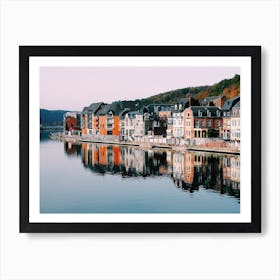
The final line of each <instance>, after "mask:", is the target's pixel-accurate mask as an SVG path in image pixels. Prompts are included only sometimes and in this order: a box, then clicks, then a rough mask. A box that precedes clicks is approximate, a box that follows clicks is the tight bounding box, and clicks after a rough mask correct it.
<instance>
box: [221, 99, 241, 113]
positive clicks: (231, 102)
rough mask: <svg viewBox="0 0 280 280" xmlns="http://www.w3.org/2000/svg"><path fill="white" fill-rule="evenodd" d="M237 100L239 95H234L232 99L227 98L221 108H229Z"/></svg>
mask: <svg viewBox="0 0 280 280" xmlns="http://www.w3.org/2000/svg"><path fill="white" fill-rule="evenodd" d="M239 101H240V96H236V97H234V98H232V99H229V100H227V101H226V102H225V104H224V107H223V110H231V109H232V107H233V106H234V105H235V104H236V103H237V102H239Z"/></svg>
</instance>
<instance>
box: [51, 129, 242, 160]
mask: <svg viewBox="0 0 280 280" xmlns="http://www.w3.org/2000/svg"><path fill="white" fill-rule="evenodd" d="M49 138H50V139H52V140H59V141H64V142H74V143H81V144H82V143H97V144H104V145H119V146H132V147H139V148H141V149H168V150H172V151H177V152H183V151H199V152H206V153H219V154H233V155H240V151H234V150H224V149H218V148H210V147H198V146H175V145H173V146H172V145H168V144H159V143H149V144H148V145H147V143H137V142H120V141H114V140H111V141H106V140H101V139H95V140H94V139H83V138H81V137H80V136H62V135H57V134H56V133H50V134H49Z"/></svg>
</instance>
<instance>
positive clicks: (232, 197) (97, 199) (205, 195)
mask: <svg viewBox="0 0 280 280" xmlns="http://www.w3.org/2000/svg"><path fill="white" fill-rule="evenodd" d="M40 149H41V151H40V161H41V163H40V164H41V166H40V170H41V171H40V180H41V182H40V211H41V213H239V212H240V183H239V156H231V155H218V154H209V153H202V152H186V153H179V152H171V150H150V151H144V150H141V149H139V148H132V147H123V146H116V145H113V146H106V145H100V144H82V145H78V144H71V143H64V142H58V141H53V140H49V139H48V137H47V134H42V135H41V145H40Z"/></svg>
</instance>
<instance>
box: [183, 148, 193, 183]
mask: <svg viewBox="0 0 280 280" xmlns="http://www.w3.org/2000/svg"><path fill="white" fill-rule="evenodd" d="M193 180H194V153H189V152H187V153H185V160H184V181H185V182H186V183H188V184H192V183H193Z"/></svg>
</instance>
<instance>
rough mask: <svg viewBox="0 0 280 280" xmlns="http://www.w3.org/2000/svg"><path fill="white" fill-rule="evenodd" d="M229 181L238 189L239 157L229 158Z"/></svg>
mask: <svg viewBox="0 0 280 280" xmlns="http://www.w3.org/2000/svg"><path fill="white" fill-rule="evenodd" d="M230 165H231V181H232V182H234V183H235V184H234V186H235V187H238V188H239V183H240V157H239V156H238V157H237V156H236V157H231V159H230Z"/></svg>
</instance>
